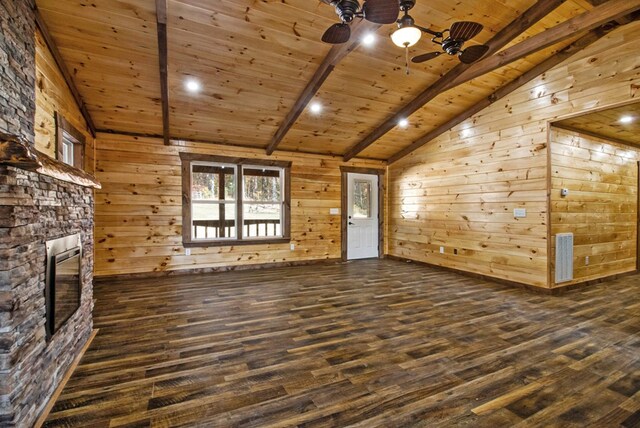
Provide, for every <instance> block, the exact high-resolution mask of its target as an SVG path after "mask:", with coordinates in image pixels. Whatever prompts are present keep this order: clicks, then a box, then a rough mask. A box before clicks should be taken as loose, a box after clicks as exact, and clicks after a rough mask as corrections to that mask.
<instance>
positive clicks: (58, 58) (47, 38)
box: [35, 7, 96, 138]
mask: <svg viewBox="0 0 640 428" xmlns="http://www.w3.org/2000/svg"><path fill="white" fill-rule="evenodd" d="M35 15H36V25H37V26H38V28H39V29H40V32H41V33H42V37H43V38H44V42H45V43H46V44H47V47H48V48H49V50H50V51H51V55H53V59H54V61H55V62H56V65H57V66H58V69H59V70H60V73H62V77H63V78H64V81H65V82H66V83H67V86H68V87H69V90H70V91H71V95H72V96H73V99H74V100H75V101H76V104H77V105H78V108H79V109H80V113H81V114H82V117H83V118H84V121H85V122H86V123H87V128H89V132H90V133H91V136H92V137H93V138H95V137H96V126H95V124H94V123H93V120H92V119H91V115H90V114H89V111H88V110H87V106H86V105H85V104H84V101H83V100H82V97H81V96H80V92H78V88H76V85H75V83H74V81H73V78H72V77H71V73H69V69H68V68H67V65H66V64H65V62H64V60H63V59H62V55H60V51H59V50H58V47H57V46H56V44H55V42H54V41H53V38H52V37H51V34H50V33H49V29H48V28H47V25H46V24H45V22H44V20H43V19H42V15H41V14H40V10H38V8H37V7H36V8H35Z"/></svg>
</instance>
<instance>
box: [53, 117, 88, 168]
mask: <svg viewBox="0 0 640 428" xmlns="http://www.w3.org/2000/svg"><path fill="white" fill-rule="evenodd" d="M55 121H56V159H57V160H59V161H60V162H64V160H63V155H62V151H63V146H64V133H65V132H66V133H67V134H68V135H69V136H70V137H71V139H72V140H75V141H73V165H70V166H72V167H74V168H77V169H79V170H84V146H85V144H86V143H87V138H86V137H85V135H84V134H83V133H82V132H80V131H79V130H78V128H76V127H75V126H73V125H72V124H71V122H69V121H68V120H66V119H65V118H64V116H62V115H61V114H60V113H59V112H55ZM67 165H68V164H67Z"/></svg>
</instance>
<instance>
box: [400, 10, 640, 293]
mask: <svg viewBox="0 0 640 428" xmlns="http://www.w3.org/2000/svg"><path fill="white" fill-rule="evenodd" d="M639 38H640V22H634V23H631V24H629V25H627V26H624V27H622V28H619V29H618V30H616V31H614V32H612V33H611V34H609V35H607V36H605V37H604V38H603V39H601V40H599V41H598V42H596V43H595V44H594V45H592V46H590V47H589V48H587V49H585V50H584V51H582V52H580V53H579V54H577V55H576V56H574V57H572V58H571V59H569V60H568V61H566V62H564V63H563V64H561V65H559V66H558V67H556V68H554V69H553V70H551V71H549V72H547V73H545V74H544V75H542V76H540V77H539V78H537V79H535V80H534V81H532V82H530V83H529V84H527V85H525V86H524V87H522V88H520V89H519V90H517V91H515V92H513V93H512V94H511V95H510V96H508V97H506V98H504V99H502V100H501V101H499V102H498V103H496V104H495V105H493V106H491V107H489V108H487V109H485V110H483V111H482V112H480V113H479V114H477V115H476V116H474V117H472V118H470V119H469V120H467V121H465V122H463V123H461V124H460V125H458V126H456V127H455V128H453V129H452V130H451V131H449V132H447V133H445V134H443V135H442V136H440V137H438V138H437V139H435V140H433V141H432V142H431V143H429V144H427V145H426V146H424V147H422V148H421V149H420V150H417V151H416V152H414V153H413V154H411V155H409V156H407V157H406V158H404V159H402V160H401V161H399V162H397V163H394V164H392V165H391V166H390V168H389V169H390V171H389V195H388V197H389V204H390V212H389V216H390V220H389V254H392V255H395V256H399V257H405V258H409V259H414V260H419V261H424V262H428V263H432V264H436V265H442V266H447V267H451V268H455V269H460V270H465V271H472V272H476V273H480V274H485V275H488V276H492V277H497V278H502V279H506V280H511V281H517V282H521V283H525V284H530V285H535V286H540V287H550V286H551V284H550V283H549V266H548V262H549V258H548V254H549V251H550V248H549V239H548V233H549V231H550V230H549V207H548V205H549V202H548V197H547V195H548V192H549V186H550V183H549V181H550V177H549V175H548V155H549V153H548V150H547V145H548V143H547V140H548V123H549V122H550V121H553V120H555V119H558V118H561V117H567V116H571V115H575V114H578V113H579V112H581V111H588V110H592V109H596V108H603V107H606V106H615V105H617V104H620V103H624V102H629V101H630V100H631V99H633V97H634V96H640V94H638V93H637V91H634V90H633V87H634V86H633V85H638V84H640V57H639V56H638V55H637V41H638V39H639ZM614 48H615V49H614ZM426 108H428V107H426ZM517 207H520V208H526V209H527V217H526V218H523V219H515V218H514V216H513V209H514V208H517ZM440 246H444V247H445V253H444V254H440V253H439V247H440ZM455 249H457V251H458V254H457V255H455V254H454V250H455Z"/></svg>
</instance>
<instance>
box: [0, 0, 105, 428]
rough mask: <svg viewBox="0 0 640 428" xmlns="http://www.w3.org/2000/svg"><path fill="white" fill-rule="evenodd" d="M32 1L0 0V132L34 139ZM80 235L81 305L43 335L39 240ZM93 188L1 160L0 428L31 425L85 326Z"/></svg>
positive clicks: (41, 248)
mask: <svg viewBox="0 0 640 428" xmlns="http://www.w3.org/2000/svg"><path fill="white" fill-rule="evenodd" d="M33 7H34V0H0V131H2V132H4V133H7V134H13V135H16V136H18V137H19V138H20V139H21V140H23V141H26V142H28V143H31V144H32V143H33V141H34V116H35V74H36V70H35V39H34V36H35V15H34V11H33ZM78 232H79V233H80V234H81V236H82V244H83V249H82V250H83V259H82V275H81V277H82V300H81V306H80V309H79V310H78V311H77V312H76V313H75V314H74V315H73V316H72V317H71V319H70V320H69V321H68V322H67V323H66V324H65V325H64V326H63V327H62V328H61V329H60V330H59V331H58V332H57V333H56V334H55V335H54V336H53V338H52V339H51V341H49V342H47V341H46V339H45V299H44V285H45V277H44V274H45V269H46V264H45V251H46V250H45V242H46V241H47V240H49V239H55V238H59V237H61V236H65V235H69V234H73V233H78ZM92 271H93V189H92V188H91V187H83V186H81V185H78V184H72V183H70V182H66V181H60V180H58V179H55V178H51V177H49V176H45V175H41V174H38V173H35V172H29V171H26V170H23V169H16V168H14V167H13V166H2V165H0V427H13V426H17V427H30V426H32V425H33V423H34V422H35V420H36V419H37V417H38V416H39V415H40V413H41V412H42V410H43V409H44V408H45V406H46V405H47V402H48V401H49V399H50V397H51V396H52V394H53V392H54V391H55V389H56V387H57V386H58V385H59V383H60V381H61V379H62V378H63V377H64V375H65V373H66V372H67V371H68V369H69V368H70V366H71V363H72V361H73V360H74V359H75V358H76V357H77V356H78V355H79V353H80V351H81V348H82V346H83V345H84V344H85V343H86V341H87V339H88V337H89V335H90V332H91V328H92V318H91V310H92V300H93V296H92V294H93V285H92Z"/></svg>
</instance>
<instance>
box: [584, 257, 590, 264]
mask: <svg viewBox="0 0 640 428" xmlns="http://www.w3.org/2000/svg"><path fill="white" fill-rule="evenodd" d="M584 265H585V266H589V256H586V257H585V258H584Z"/></svg>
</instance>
